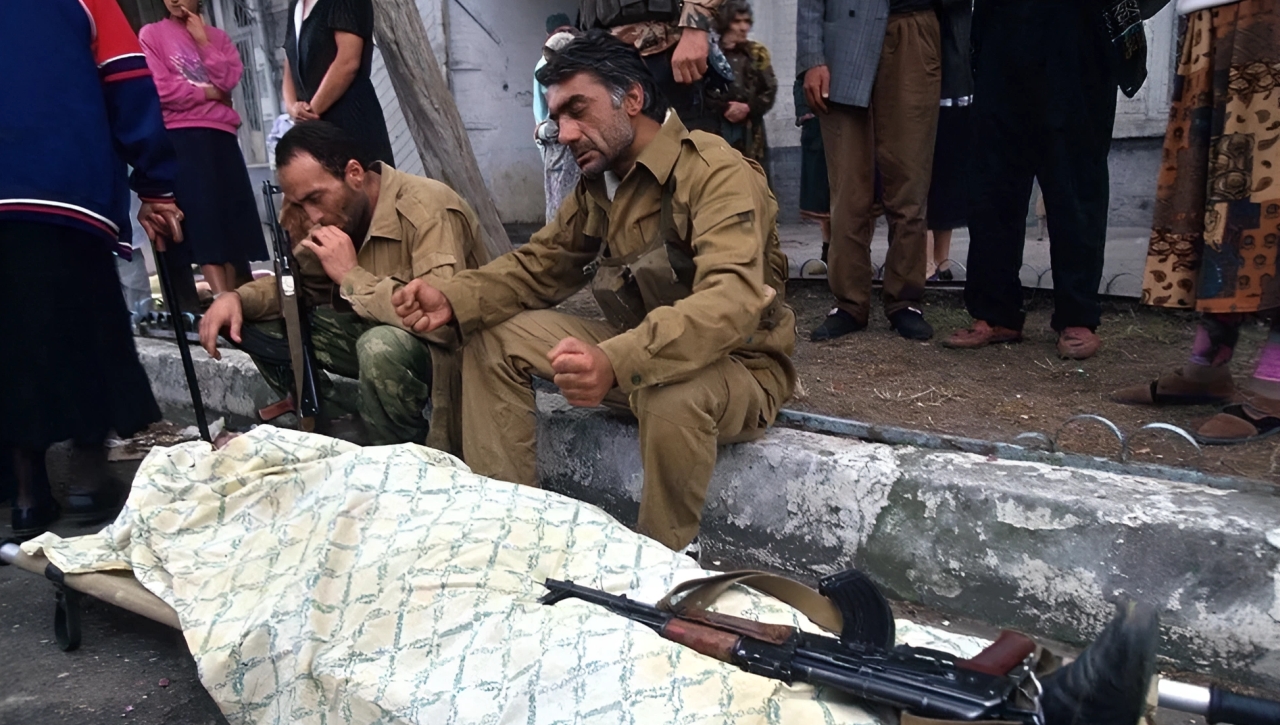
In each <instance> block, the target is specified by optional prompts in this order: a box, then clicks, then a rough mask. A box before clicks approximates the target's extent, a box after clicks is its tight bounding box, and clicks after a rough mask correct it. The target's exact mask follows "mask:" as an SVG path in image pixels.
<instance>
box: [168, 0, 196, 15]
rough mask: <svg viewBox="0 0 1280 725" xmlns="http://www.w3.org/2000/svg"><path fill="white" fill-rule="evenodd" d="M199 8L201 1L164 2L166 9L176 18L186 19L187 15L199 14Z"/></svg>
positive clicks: (172, 0) (177, 0)
mask: <svg viewBox="0 0 1280 725" xmlns="http://www.w3.org/2000/svg"><path fill="white" fill-rule="evenodd" d="M198 6H199V0H164V7H165V9H166V10H168V11H169V14H170V15H172V16H173V17H175V18H182V17H185V16H186V15H187V13H191V14H192V15H195V14H197V13H198V12H199V10H198V9H197V7H198Z"/></svg>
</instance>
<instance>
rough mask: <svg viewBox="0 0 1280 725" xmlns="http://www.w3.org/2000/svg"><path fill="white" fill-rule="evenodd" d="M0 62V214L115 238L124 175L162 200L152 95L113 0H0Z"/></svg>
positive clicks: (167, 160) (160, 134)
mask: <svg viewBox="0 0 1280 725" xmlns="http://www.w3.org/2000/svg"><path fill="white" fill-rule="evenodd" d="M0 67H2V68H5V71H4V72H3V73H0V220H7V219H20V220H26V221H39V222H46V223H54V224H64V225H70V226H75V227H78V228H81V229H84V230H86V231H90V232H93V233H95V234H97V235H99V236H101V237H102V238H103V239H104V240H107V241H109V242H110V243H112V244H118V243H119V240H120V236H121V234H120V230H121V229H125V230H127V229H129V220H128V216H129V195H128V189H127V188H126V183H127V184H128V186H130V187H132V188H133V190H134V191H136V192H138V195H139V196H140V197H141V198H142V199H144V200H160V199H172V197H173V180H174V176H175V174H176V173H177V161H176V159H175V157H174V152H173V146H172V145H171V144H170V143H169V140H168V137H167V135H166V134H165V130H164V121H163V119H162V117H161V115H160V98H159V96H158V95H157V94H156V87H155V83H154V82H153V81H152V79H151V73H150V71H148V70H147V61H146V58H145V57H144V56H143V54H142V49H141V48H140V47H139V45H138V38H137V36H136V35H134V32H133V29H132V28H130V27H129V23H128V21H127V20H126V19H125V17H124V13H122V12H121V11H120V7H119V6H118V5H117V4H116V0H39V1H38V2H29V1H28V0H0ZM126 163H127V164H128V165H129V166H131V167H133V173H132V176H131V177H130V178H128V180H127V182H126V174H125V171H126V168H125V164H126ZM128 236H129V235H128V234H126V235H125V237H126V238H127V237H128Z"/></svg>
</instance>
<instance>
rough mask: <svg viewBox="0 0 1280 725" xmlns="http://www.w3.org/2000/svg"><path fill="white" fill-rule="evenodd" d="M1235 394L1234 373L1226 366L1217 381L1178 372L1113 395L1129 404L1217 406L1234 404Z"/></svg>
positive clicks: (1117, 400) (1121, 401)
mask: <svg viewBox="0 0 1280 725" xmlns="http://www.w3.org/2000/svg"><path fill="white" fill-rule="evenodd" d="M1235 394H1236V386H1235V383H1234V382H1232V380H1231V371H1230V370H1228V369H1227V368H1225V367H1224V368H1223V369H1222V375H1220V376H1218V377H1217V379H1214V380H1192V379H1191V378H1188V377H1184V376H1183V374H1182V370H1181V369H1178V370H1174V371H1173V372H1170V373H1165V374H1164V375H1161V376H1160V377H1158V378H1156V379H1155V380H1152V381H1151V382H1149V383H1143V384H1141V385H1130V386H1129V387H1127V388H1121V389H1119V390H1117V391H1115V392H1114V393H1112V394H1111V400H1112V401H1114V402H1117V403H1123V404H1125V405H1215V404H1219V403H1226V402H1228V401H1230V400H1231V399H1232V398H1234V397H1235Z"/></svg>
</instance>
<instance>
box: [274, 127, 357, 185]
mask: <svg viewBox="0 0 1280 725" xmlns="http://www.w3.org/2000/svg"><path fill="white" fill-rule="evenodd" d="M298 154H310V155H311V157H312V158H314V159H315V160H316V161H319V162H320V165H321V166H323V167H324V169H325V171H328V172H329V173H331V174H333V175H334V176H336V177H338V178H339V179H341V178H343V177H345V176H346V175H347V162H349V161H351V159H355V160H356V161H358V162H360V165H361V166H363V167H364V168H366V169H367V168H369V164H370V163H371V161H370V160H369V158H368V156H367V155H366V154H365V152H364V150H363V148H362V147H361V146H360V144H358V143H356V140H355V139H354V138H352V137H351V134H349V133H347V132H346V131H343V130H342V129H341V128H338V127H337V126H335V125H333V124H332V123H329V122H328V121H302V122H301V123H298V124H297V125H295V126H294V127H293V128H291V129H289V131H288V132H287V133H286V134H285V135H284V136H283V137H282V138H281V139H280V141H279V142H278V143H277V144H276V168H277V169H280V168H284V167H285V166H286V165H287V164H288V163H289V162H290V161H293V159H294V157H296V156H297V155H298Z"/></svg>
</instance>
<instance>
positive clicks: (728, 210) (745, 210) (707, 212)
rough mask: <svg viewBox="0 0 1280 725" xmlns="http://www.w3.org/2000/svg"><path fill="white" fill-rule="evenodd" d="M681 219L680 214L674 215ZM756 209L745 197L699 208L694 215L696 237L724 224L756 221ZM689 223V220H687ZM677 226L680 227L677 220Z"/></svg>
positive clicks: (748, 223)
mask: <svg viewBox="0 0 1280 725" xmlns="http://www.w3.org/2000/svg"><path fill="white" fill-rule="evenodd" d="M674 217H675V219H677V220H679V218H680V215H679V214H676V215H674ZM755 218H756V210H755V207H753V206H751V204H750V203H748V202H747V201H746V200H745V199H734V200H731V201H726V202H721V203H719V204H714V205H712V206H711V207H710V208H707V209H699V210H698V212H697V213H696V214H694V215H693V234H694V237H698V236H701V235H703V234H706V233H707V232H709V231H711V230H712V229H715V228H716V227H718V226H720V225H722V224H726V223H728V224H731V225H732V224H747V225H752V224H754V223H755ZM686 224H687V222H686ZM676 228H677V229H679V228H680V224H679V222H678V221H677V223H676Z"/></svg>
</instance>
